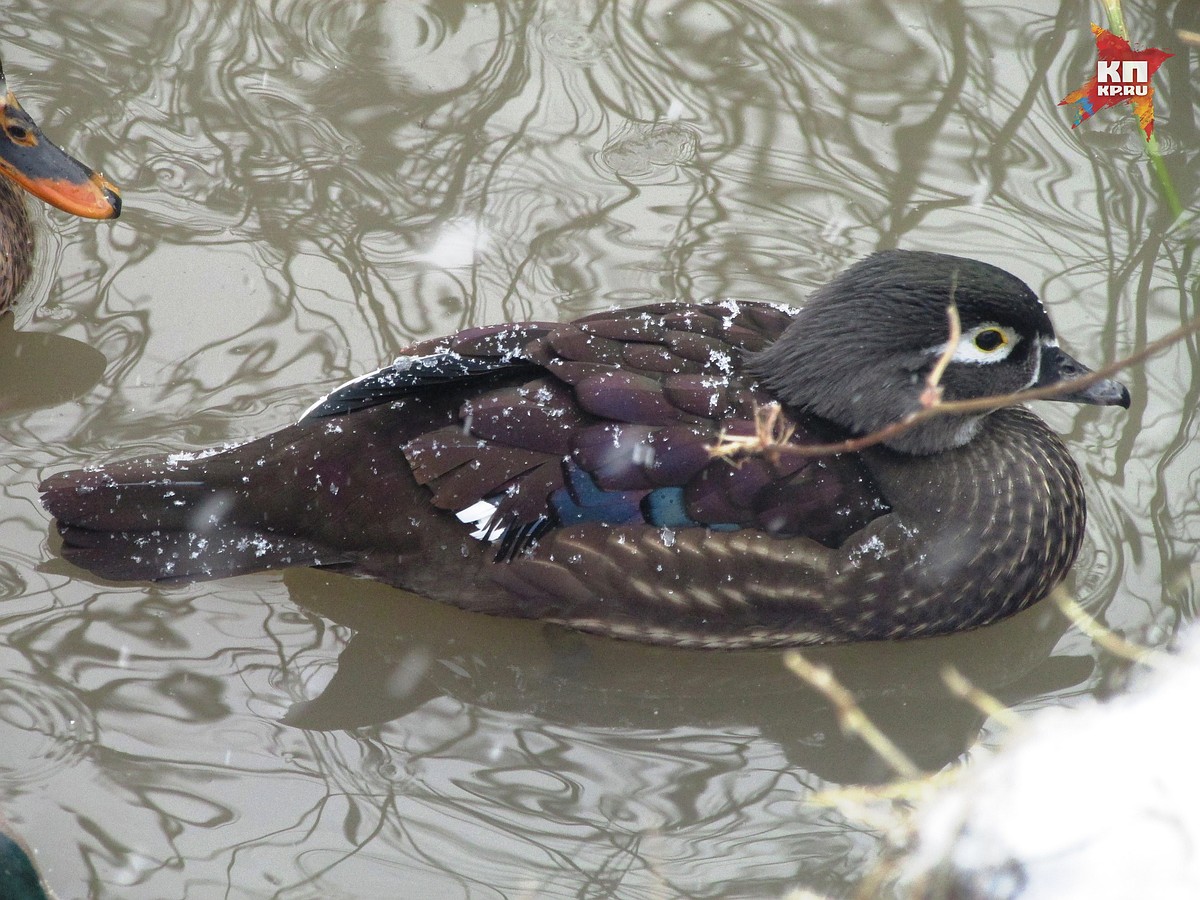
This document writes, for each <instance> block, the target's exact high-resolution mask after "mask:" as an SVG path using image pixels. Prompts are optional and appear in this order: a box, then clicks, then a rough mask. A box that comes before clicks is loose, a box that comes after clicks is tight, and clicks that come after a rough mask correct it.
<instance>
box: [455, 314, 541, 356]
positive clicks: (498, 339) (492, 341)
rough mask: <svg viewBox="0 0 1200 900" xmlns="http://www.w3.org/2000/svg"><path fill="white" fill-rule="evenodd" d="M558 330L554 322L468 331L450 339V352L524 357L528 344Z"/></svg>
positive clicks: (486, 326) (471, 329)
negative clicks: (555, 329) (552, 330)
mask: <svg viewBox="0 0 1200 900" xmlns="http://www.w3.org/2000/svg"><path fill="white" fill-rule="evenodd" d="M555 327H557V326H556V325H555V324H554V323H551V322H514V323H511V324H504V325H484V326H482V327H479V328H467V329H465V330H463V331H460V332H458V334H456V335H454V336H453V337H452V338H451V339H450V349H451V350H453V351H454V352H455V353H458V354H460V355H462V356H495V357H500V358H501V359H504V358H509V357H514V356H521V357H523V353H522V351H523V350H524V347H525V345H526V344H528V343H529V342H530V341H532V340H534V339H535V338H539V337H542V336H543V335H545V334H546V333H547V332H549V331H550V330H551V329H553V328H555Z"/></svg>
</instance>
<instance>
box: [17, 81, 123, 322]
mask: <svg viewBox="0 0 1200 900" xmlns="http://www.w3.org/2000/svg"><path fill="white" fill-rule="evenodd" d="M27 192H28V193H30V194H33V195H34V196H35V197H38V198H39V199H41V200H44V201H45V202H47V203H49V204H51V205H52V206H56V207H58V208H59V209H62V210H64V211H66V212H69V213H71V214H73V215H77V216H83V217H84V218H89V219H115V218H116V217H117V216H119V215H120V214H121V197H120V193H119V191H118V190H117V188H116V187H115V186H114V185H113V184H112V183H111V182H109V181H108V180H107V179H105V178H104V177H103V176H102V175H99V174H97V173H96V172H94V171H92V170H91V169H89V168H88V167H87V166H85V165H84V164H83V163H81V162H79V160H77V159H74V158H73V157H71V156H68V155H67V154H66V153H65V152H63V150H62V149H60V148H59V147H58V146H56V145H55V144H54V143H53V142H52V141H51V140H50V139H49V138H47V137H46V136H45V134H43V133H42V130H41V129H40V128H39V127H38V125H37V123H36V122H34V121H33V119H32V118H30V116H29V114H28V113H27V112H25V110H24V109H22V108H21V104H20V103H19V102H18V101H17V98H16V97H15V96H13V93H12V91H10V90H9V89H8V84H7V82H6V80H5V78H4V70H3V67H2V66H0V314H3V313H4V312H6V311H7V310H8V309H9V308H10V307H11V306H12V303H13V301H14V300H15V299H16V298H17V296H18V295H19V294H20V293H21V289H22V288H23V287H24V286H25V282H26V281H28V279H29V275H30V273H31V271H32V264H33V263H32V260H33V252H34V232H33V227H32V225H31V223H30V221H29V212H28V210H27V209H26V206H25V194H26V193H27Z"/></svg>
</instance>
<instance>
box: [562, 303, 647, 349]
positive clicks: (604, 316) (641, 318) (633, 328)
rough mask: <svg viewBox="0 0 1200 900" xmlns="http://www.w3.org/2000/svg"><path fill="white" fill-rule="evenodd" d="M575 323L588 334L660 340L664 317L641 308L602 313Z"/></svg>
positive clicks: (624, 339) (619, 339)
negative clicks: (632, 311) (630, 310)
mask: <svg viewBox="0 0 1200 900" xmlns="http://www.w3.org/2000/svg"><path fill="white" fill-rule="evenodd" d="M575 324H576V325H577V326H579V328H580V329H581V330H583V331H585V332H587V333H588V334H594V335H596V336H597V337H602V338H610V339H611V340H614V341H651V342H654V341H659V340H661V339H662V333H663V323H662V317H661V316H659V315H655V314H653V313H648V312H647V311H646V310H644V309H639V310H638V311H637V312H636V313H627V312H623V311H617V312H610V313H601V314H600V315H598V316H588V317H587V318H586V319H578V320H576V322H575Z"/></svg>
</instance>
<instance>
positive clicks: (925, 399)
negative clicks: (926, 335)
mask: <svg viewBox="0 0 1200 900" xmlns="http://www.w3.org/2000/svg"><path fill="white" fill-rule="evenodd" d="M957 291H958V269H955V270H954V271H953V272H951V273H950V301H949V303H948V304H947V305H946V318H947V319H949V320H950V334H949V336H948V337H947V339H946V349H945V350H943V351H942V355H941V356H939V357H938V361H937V362H936V363H934V364H933V368H932V369H930V370H929V377H928V378H926V379H925V391H924V393H922V394H921V406H922V407H923V408H924V409H929V408H931V407H934V406H937V405H938V404H939V403H941V402H942V375H943V374H945V372H946V367H947V366H948V365H950V360H952V359H954V354H955V353H956V352H957V350H958V342H959V339H960V338H962V322H961V321H960V320H959V318H958V304H957V303H955V302H954V295H955V293H956V292H957Z"/></svg>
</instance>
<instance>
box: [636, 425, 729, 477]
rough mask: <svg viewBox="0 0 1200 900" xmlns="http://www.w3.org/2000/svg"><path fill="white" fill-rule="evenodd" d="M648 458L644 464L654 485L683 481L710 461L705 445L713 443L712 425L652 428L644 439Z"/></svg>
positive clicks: (710, 455) (714, 439)
mask: <svg viewBox="0 0 1200 900" xmlns="http://www.w3.org/2000/svg"><path fill="white" fill-rule="evenodd" d="M647 443H648V444H649V447H650V451H651V457H652V461H651V462H650V464H649V465H648V466H646V467H645V471H646V474H647V475H648V476H649V477H650V479H651V481H653V482H654V486H655V487H669V486H671V485H683V484H686V483H687V482H688V481H689V480H690V479H692V478H694V477H695V476H696V475H697V474H699V473H700V472H701V471H702V470H703V469H704V467H705V466H707V465H708V464H709V463H710V462H712V454H711V453H710V452H709V447H710V446H712V445H713V444H714V443H716V432H715V431H714V430H713V429H712V428H703V427H696V426H691V425H670V426H666V427H664V428H658V429H656V430H655V431H654V432H653V433H652V434H651V435H650V438H649V440H648V442H647Z"/></svg>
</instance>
